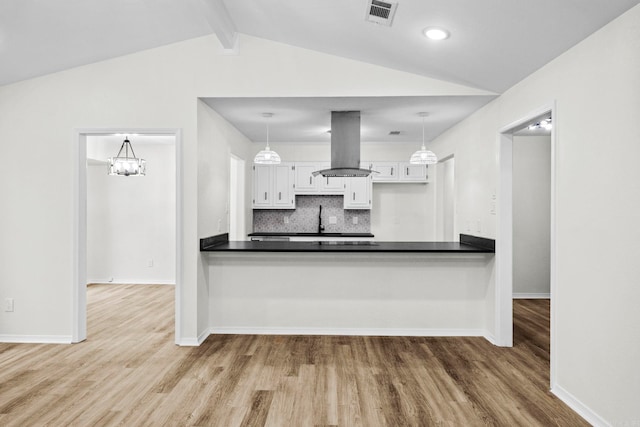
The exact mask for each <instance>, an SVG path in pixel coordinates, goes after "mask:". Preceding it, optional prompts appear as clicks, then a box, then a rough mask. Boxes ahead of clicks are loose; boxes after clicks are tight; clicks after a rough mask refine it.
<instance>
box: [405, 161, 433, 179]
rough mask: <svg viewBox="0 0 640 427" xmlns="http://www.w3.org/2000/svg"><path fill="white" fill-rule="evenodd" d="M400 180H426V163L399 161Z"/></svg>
mask: <svg viewBox="0 0 640 427" xmlns="http://www.w3.org/2000/svg"><path fill="white" fill-rule="evenodd" d="M400 181H401V182H427V165H412V164H411V163H409V162H402V163H400Z"/></svg>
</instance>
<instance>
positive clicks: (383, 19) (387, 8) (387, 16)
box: [365, 0, 398, 27]
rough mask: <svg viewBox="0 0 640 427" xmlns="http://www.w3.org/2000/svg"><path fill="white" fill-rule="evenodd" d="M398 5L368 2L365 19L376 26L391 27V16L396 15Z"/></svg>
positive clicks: (370, 0) (377, 0)
mask: <svg viewBox="0 0 640 427" xmlns="http://www.w3.org/2000/svg"><path fill="white" fill-rule="evenodd" d="M397 7H398V3H390V2H386V1H379V0H369V4H368V5H367V14H366V16H365V19H366V20H367V21H369V22H374V23H376V24H381V25H386V26H388V27H390V26H391V23H392V22H393V16H394V15H395V14H396V8H397Z"/></svg>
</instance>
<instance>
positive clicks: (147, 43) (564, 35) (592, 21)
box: [0, 0, 639, 92]
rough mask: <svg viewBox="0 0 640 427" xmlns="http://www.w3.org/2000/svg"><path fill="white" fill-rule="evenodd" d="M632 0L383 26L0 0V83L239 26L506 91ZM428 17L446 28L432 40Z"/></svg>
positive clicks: (449, 8)
mask: <svg viewBox="0 0 640 427" xmlns="http://www.w3.org/2000/svg"><path fill="white" fill-rule="evenodd" d="M638 3H639V0H562V1H558V0H535V1H534V0H530V1H508V0H482V1H480V0H400V1H399V5H398V8H397V13H396V16H395V19H394V21H393V25H392V26H391V27H385V26H381V25H377V24H373V23H370V22H366V21H365V19H364V17H365V12H366V5H367V0H348V1H347V0H322V1H317V0H269V1H265V0H180V1H174V0H55V1H42V0H19V1H18V0H2V1H0V85H3V84H7V83H11V82H16V81H19V80H24V79H27V78H31V77H34V76H39V75H43V74H47V73H51V72H54V71H59V70H63V69H66V68H70V67H74V66H78V65H82V64H87V63H92V62H96V61H100V60H104V59H107V58H112V57H116V56H121V55H124V54H127V53H132V52H136V51H140V50H144V49H149V48H153V47H157V46H162V45H165V44H169V43H173V42H177V41H181V40H186V39H189V38H193V37H198V36H202V35H206V34H211V33H216V34H217V35H218V37H219V38H220V39H221V41H223V40H224V39H225V36H227V37H230V38H233V34H234V32H240V33H245V34H250V35H254V36H258V37H263V38H266V39H270V40H276V41H279V42H283V43H287V44H290V45H295V46H301V47H304V48H308V49H313V50H317V51H321V52H327V53H331V54H334V55H339V56H343V57H347V58H353V59H356V60H360V61H364V62H368V63H373V64H379V65H383V66H386V67H389V68H393V69H398V70H403V71H408V72H411V73H415V74H419V75H424V76H429V77H435V78H439V79H442V80H447V81H451V82H456V83H462V84H467V85H469V86H474V87H478V88H482V89H486V90H490V91H494V92H503V91H504V90H505V89H507V88H509V87H510V86H512V85H513V84H514V83H516V82H518V81H520V80H521V79H522V78H524V77H525V76H527V75H529V74H530V73H532V72H533V71H535V70H537V69H538V68H540V67H541V66H542V65H544V64H545V63H547V62H548V61H549V60H551V59H553V58H554V57H556V56H557V55H558V54H560V53H562V52H564V51H565V50H567V49H568V48H570V47H571V46H573V45H574V44H576V43H577V42H578V41H580V40H582V39H583V38H585V37H586V36H587V35H589V34H591V33H593V32H594V31H596V30H597V29H598V28H600V27H602V26H603V25H604V24H606V23H607V22H609V21H611V20H612V19H613V18H615V17H617V16H619V15H620V14H622V13H623V12H625V11H626V10H628V9H630V8H631V7H633V6H634V5H637V4H638ZM431 25H441V26H444V27H446V28H447V29H449V30H450V31H451V37H450V38H449V39H448V40H446V41H444V42H440V43H435V42H429V41H428V40H426V39H425V38H424V37H422V36H421V30H422V29H423V28H425V27H427V26H431ZM226 43H228V41H227V42H226ZM226 43H225V41H223V44H226ZM241 49H242V47H241V46H240V54H241V53H242V50H241Z"/></svg>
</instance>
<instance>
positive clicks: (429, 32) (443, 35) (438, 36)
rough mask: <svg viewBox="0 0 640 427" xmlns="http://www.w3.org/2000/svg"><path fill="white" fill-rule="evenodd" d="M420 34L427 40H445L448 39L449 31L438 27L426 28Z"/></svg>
mask: <svg viewBox="0 0 640 427" xmlns="http://www.w3.org/2000/svg"><path fill="white" fill-rule="evenodd" d="M422 33H423V34H424V36H425V37H426V38H428V39H429V40H436V41H437V40H445V39H448V38H449V31H447V30H445V29H444V28H439V27H427V28H425V29H424V30H422Z"/></svg>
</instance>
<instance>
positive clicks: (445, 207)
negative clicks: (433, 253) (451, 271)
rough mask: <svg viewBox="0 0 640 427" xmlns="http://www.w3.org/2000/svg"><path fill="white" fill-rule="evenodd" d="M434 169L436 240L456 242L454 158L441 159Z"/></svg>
mask: <svg viewBox="0 0 640 427" xmlns="http://www.w3.org/2000/svg"><path fill="white" fill-rule="evenodd" d="M435 169H436V177H437V178H436V205H437V206H438V208H437V211H436V239H437V240H439V241H443V242H453V241H458V240H459V239H458V238H456V230H455V223H456V221H455V212H456V209H455V199H456V198H455V158H454V156H453V155H451V156H448V157H445V158H443V159H442V160H440V161H439V162H438V164H436V165H435Z"/></svg>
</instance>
